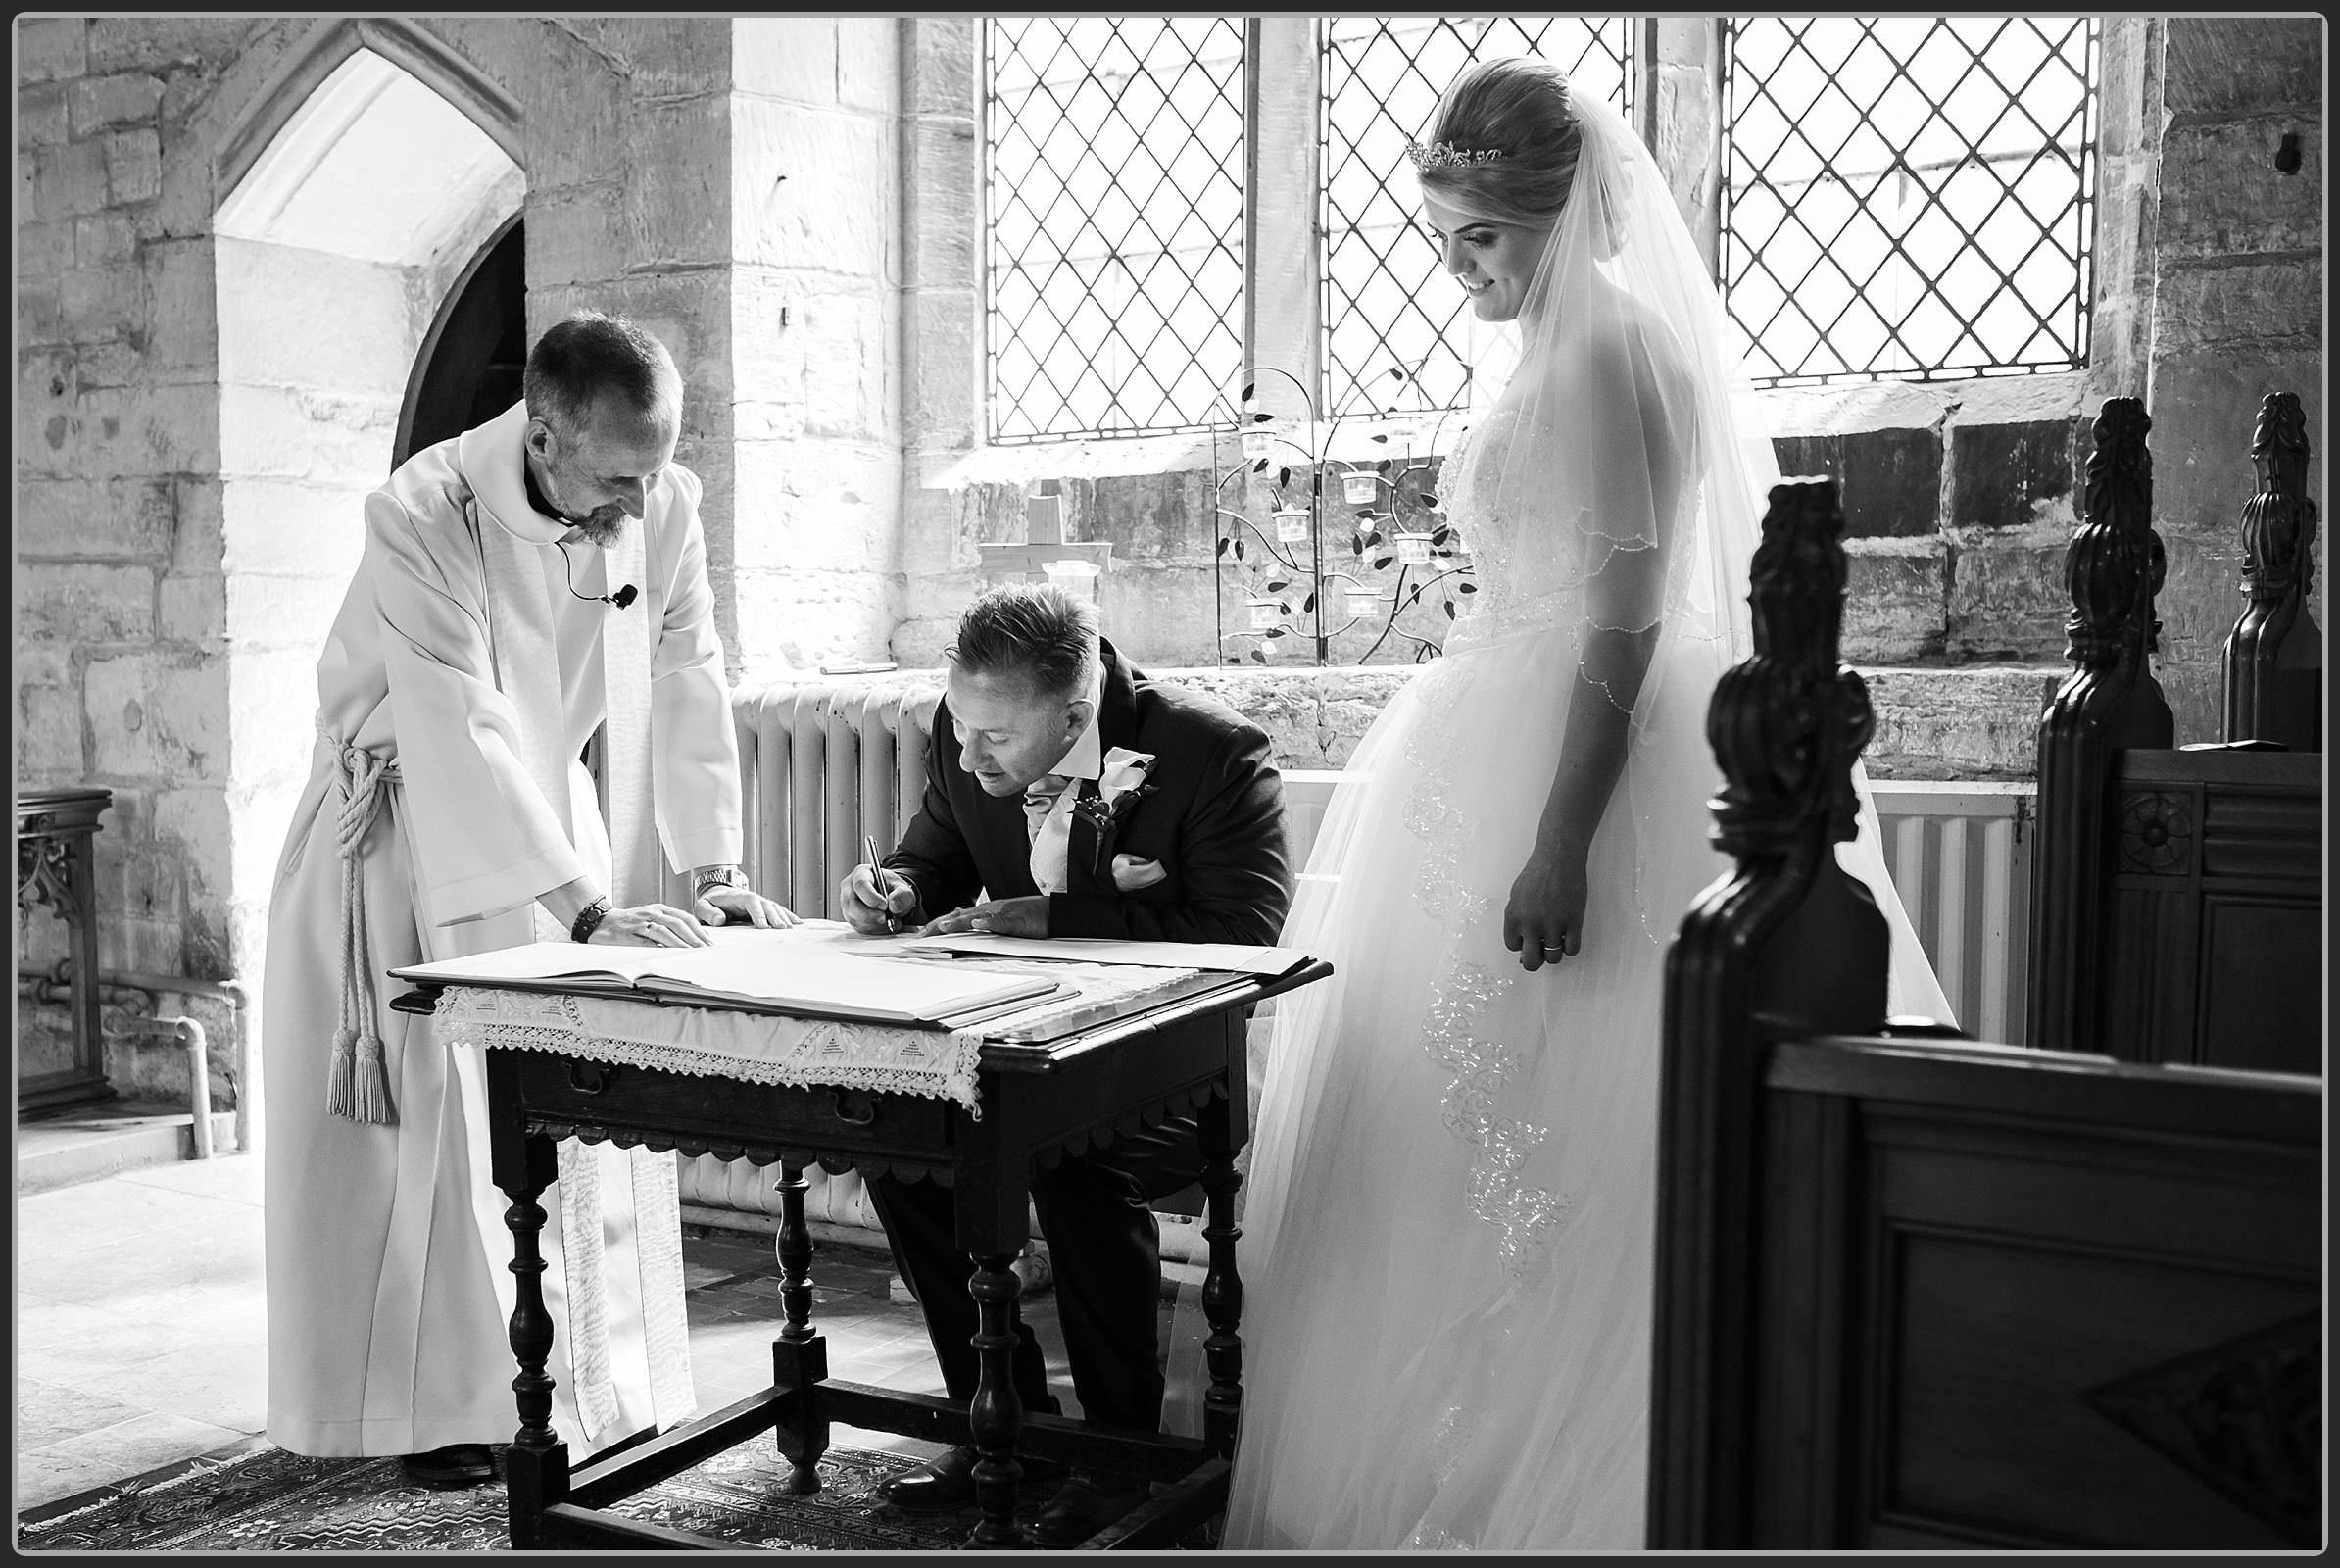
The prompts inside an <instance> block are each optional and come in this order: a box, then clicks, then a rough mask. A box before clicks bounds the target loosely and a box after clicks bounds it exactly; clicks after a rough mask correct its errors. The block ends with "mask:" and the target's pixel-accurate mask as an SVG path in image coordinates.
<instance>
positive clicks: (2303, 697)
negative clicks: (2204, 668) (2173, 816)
mask: <svg viewBox="0 0 2340 1568" xmlns="http://www.w3.org/2000/svg"><path fill="white" fill-rule="evenodd" d="M2251 462H2252V464H2253V466H2256V467H2257V468H2258V470H2259V490H2258V493H2257V494H2256V495H2254V496H2252V497H2251V499H2250V500H2249V501H2248V502H2246V503H2244V505H2243V512H2242V545H2243V572H2242V585H2241V586H2242V592H2243V594H2244V596H2245V597H2246V598H2247V599H2248V600H2249V604H2248V605H2247V606H2246V607H2245V608H2244V610H2243V613H2242V616H2241V618H2240V619H2238V620H2236V621H2235V623H2234V629H2233V630H2232V631H2231V632H2229V633H2228V634H2227V637H2226V647H2225V661H2224V662H2225V676H2226V713H2225V730H2226V733H2225V738H2226V739H2227V740H2230V741H2245V740H2266V741H2276V742H2279V743H2281V744H2282V745H2284V746H2286V747H2288V748H2290V749H2291V750H2293V751H2317V750H2320V749H2321V746H2322V728H2323V726H2322V710H2323V691H2322V681H2321V667H2322V666H2321V655H2320V650H2318V649H2317V648H2316V635H2315V632H2316V626H2315V622H2314V621H2313V620H2310V621H2309V622H2308V624H2307V626H2306V627H2305V628H2304V631H2305V635H2304V636H2299V637H2297V638H2296V639H2295V637H2294V634H2295V633H2296V632H2299V631H2301V630H2302V629H2303V628H2301V627H2300V624H2299V623H2300V622H2301V621H2302V620H2303V619H2305V618H2306V615H2307V598H2308V589H2309V585H2310V579H2311V577H2312V576H2313V574H2314V572H2315V564H2316V558H2315V553H2314V546H2315V543H2316V503H2315V502H2313V501H2311V500H2310V499H2308V418H2307V415H2306V413H2305V412H2304V411H2303V410H2302V409H2301V407H2300V400H2299V395H2298V394H2297V393H2293V392H2270V393H2268V394H2267V397H2266V399H2265V400H2264V401H2262V402H2261V403H2260V405H2259V422H2258V427H2257V428H2256V429H2255V430H2254V431H2253V432H2252V436H2251Z"/></svg>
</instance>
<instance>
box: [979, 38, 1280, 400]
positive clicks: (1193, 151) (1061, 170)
mask: <svg viewBox="0 0 2340 1568" xmlns="http://www.w3.org/2000/svg"><path fill="white" fill-rule="evenodd" d="M984 66H985V73H986V81H985V91H984V110H985V115H984V120H985V136H984V190H985V196H984V232H985V246H986V256H985V270H986V278H987V283H988V291H987V297H986V309H985V313H984V315H985V322H984V330H985V350H986V352H985V356H984V361H985V365H986V368H987V376H988V380H989V386H988V389H987V390H988V397H987V400H986V402H987V405H988V408H989V434H990V437H991V439H992V440H994V441H1002V442H1014V441H1033V440H1045V439H1050V438H1060V437H1072V436H1084V435H1146V434H1156V433H1162V432H1168V431H1176V430H1199V429H1207V428H1209V427H1210V426H1211V425H1212V424H1213V423H1214V422H1215V421H1217V420H1220V419H1222V418H1223V417H1224V415H1223V411H1221V410H1218V409H1216V408H1214V404H1215V403H1216V402H1217V400H1218V399H1219V398H1220V396H1221V390H1222V389H1223V388H1225V387H1226V386H1227V385H1229V384H1230V383H1231V382H1232V381H1233V380H1234V379H1235V378H1236V376H1238V375H1239V374H1240V373H1241V372H1242V367H1243V341H1242V336H1241V331H1242V320H1243V90H1244V81H1243V73H1244V70H1245V64H1244V58H1243V24H1242V21H1241V19H1239V18H1234V17H1038V18H1006V17H1000V18H992V19H989V20H987V21H986V22H985V23H984Z"/></svg>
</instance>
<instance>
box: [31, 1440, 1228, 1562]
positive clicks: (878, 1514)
mask: <svg viewBox="0 0 2340 1568" xmlns="http://www.w3.org/2000/svg"><path fill="white" fill-rule="evenodd" d="M496 1451H497V1454H498V1458H499V1460H501V1457H502V1454H503V1450H502V1449H501V1448H499V1449H497V1450H496ZM917 1462H918V1461H917V1460H916V1459H914V1458H911V1457H909V1456H908V1455H905V1454H899V1453H871V1452H867V1451H864V1450H862V1449H858V1448H844V1447H832V1448H830V1449H829V1451H828V1452H827V1453H825V1454H823V1455H822V1456H821V1461H820V1479H821V1489H820V1491H818V1492H816V1493H814V1494H813V1495H810V1496H808V1497H800V1496H795V1495H791V1494H790V1493H789V1492H788V1491H787V1489H786V1485H785V1482H786V1476H787V1462H786V1461H785V1460H783V1459H782V1458H781V1457H780V1456H779V1454H777V1453H776V1452H774V1451H773V1448H772V1444H771V1440H770V1439H769V1438H765V1439H763V1440H762V1441H760V1442H751V1443H744V1444H742V1445H740V1446H738V1447H736V1448H732V1449H730V1450H729V1451H727V1452H725V1453H722V1454H720V1455H718V1456H716V1457H715V1458H713V1459H709V1460H707V1462H706V1463H705V1464H702V1465H699V1466H698V1467H697V1468H695V1469H691V1470H686V1471H684V1472H683V1473H682V1474H680V1475H678V1476H674V1477H672V1478H670V1479H668V1480H666V1481H664V1482H661V1483H659V1484H658V1486H656V1487H653V1488H651V1489H649V1490H648V1491H646V1492H641V1493H637V1494H636V1495H634V1496H632V1497H629V1498H627V1499H626V1500H625V1501H624V1502H622V1503H618V1504H616V1505H615V1506H614V1507H613V1508H612V1510H611V1511H612V1512H616V1513H621V1514H624V1515H627V1516H629V1517H631V1518H636V1519H642V1520H645V1521H648V1522H651V1523H655V1524H660V1525H665V1526H668V1527H669V1528H672V1529H677V1530H688V1531H691V1532H693V1533H695V1534H698V1535H705V1536H714V1537H718V1538H720V1539H722V1540H725V1541H732V1542H737V1543H738V1544H739V1545H740V1546H741V1547H742V1548H750V1549H763V1550H771V1551H937V1550H951V1549H954V1548H956V1547H959V1546H961V1545H963V1544H965V1542H966V1539H967V1533H968V1532H969V1531H970V1530H972V1529H974V1527H975V1521H976V1518H977V1517H978V1515H977V1511H976V1510H975V1509H973V1508H967V1509H964V1510H962V1511H960V1512H958V1513H947V1514H909V1513H904V1512H902V1510H901V1509H900V1508H897V1507H894V1506H893V1505H892V1504H890V1503H886V1502H883V1501H881V1500H880V1499H879V1498H878V1496H877V1495H876V1493H877V1488H878V1485H879V1483H881V1482H883V1481H886V1480H887V1479H889V1478H891V1477H893V1476H897V1475H900V1474H901V1473H902V1471H904V1470H907V1469H910V1468H911V1467H912V1466H914V1465H915V1464H916V1463H917ZM1034 1490H1036V1491H1038V1492H1039V1494H1040V1495H1039V1496H1037V1497H1034V1496H1031V1495H1027V1496H1026V1497H1025V1499H1024V1506H1023V1508H1022V1510H1021V1512H1020V1514H1019V1517H1020V1518H1021V1519H1022V1520H1023V1522H1024V1524H1025V1525H1026V1526H1027V1527H1028V1526H1029V1525H1030V1524H1031V1521H1032V1516H1033V1515H1034V1514H1036V1513H1037V1512H1038V1511H1039V1508H1040V1505H1041V1504H1042V1503H1043V1502H1045V1501H1046V1500H1047V1498H1048V1491H1047V1489H1045V1488H1042V1489H1034ZM1194 1544H1196V1545H1201V1544H1205V1543H1204V1542H1203V1541H1202V1540H1200V1539H1197V1540H1196V1541H1195V1542H1194ZM17 1546H18V1548H19V1549H20V1550H24V1551H502V1550H505V1549H507V1547H506V1542H505V1530H504V1488H503V1486H502V1485H501V1484H500V1483H497V1484H491V1485H487V1486H479V1487H468V1488H461V1489H438V1488H430V1487H417V1486H414V1485H411V1484H409V1483H408V1481H407V1480H406V1477H405V1475H404V1473H403V1472H402V1471H401V1470H400V1468H399V1462H398V1461H397V1460H396V1459H313V1458H309V1457H306V1456H304V1455H302V1454H297V1453H287V1452H285V1451H284V1450H283V1449H281V1448H277V1447H273V1446H268V1445H267V1444H266V1443H265V1442H261V1441H260V1440H253V1442H252V1443H251V1444H249V1445H239V1446H236V1447H233V1448H227V1449H223V1450H221V1451H220V1452H219V1453H215V1454H208V1455H206V1456H204V1457H202V1458H200V1459H191V1460H186V1461H183V1462H181V1463H179V1464H175V1465H171V1466H169V1467H167V1468H165V1469H162V1470H158V1471H155V1472H153V1473H152V1474H150V1475H144V1476H139V1477H137V1478H135V1479H133V1480H130V1481H125V1482H120V1483H117V1484H116V1485H114V1486H110V1487H105V1488H101V1489H99V1490H98V1491H96V1492H93V1493H84V1494H82V1495H80V1496H77V1497H71V1498H67V1499H65V1500H64V1501H62V1502H57V1503H51V1504H49V1505H47V1506H45V1507H42V1508H36V1509H30V1510H27V1511H26V1513H25V1514H24V1516H23V1518H22V1519H21V1521H20V1523H19V1525H18V1531H17Z"/></svg>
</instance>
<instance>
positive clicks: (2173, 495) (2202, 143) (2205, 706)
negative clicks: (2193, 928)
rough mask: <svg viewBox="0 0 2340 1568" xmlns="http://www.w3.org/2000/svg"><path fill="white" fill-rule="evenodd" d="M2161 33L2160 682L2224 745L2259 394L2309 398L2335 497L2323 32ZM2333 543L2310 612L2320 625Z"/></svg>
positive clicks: (2202, 737)
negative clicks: (2225, 690)
mask: <svg viewBox="0 0 2340 1568" xmlns="http://www.w3.org/2000/svg"><path fill="white" fill-rule="evenodd" d="M2162 26H2163V28H2164V29H2165V34H2164V39H2165V41H2164V47H2163V49H2162V50H2161V52H2160V68H2161V69H2160V76H2159V82H2158V88H2159V92H2158V103H2157V104H2156V107H2157V108H2158V110H2159V112H2160V116H2159V118H2160V148H2159V152H2160V157H2159V165H2158V175H2159V177H2158V179H2157V181H2156V190H2157V196H2158V202H2157V208H2156V213H2155V230H2154V251H2155V256H2156V266H2155V272H2154V280H2153V290H2154V298H2153V321H2154V335H2153V339H2152V346H2151V360H2150V371H2149V374H2150V380H2149V382H2148V384H2147V385H2146V387H2145V388H2144V396H2145V398H2146V407H2147V410H2148V412H2150V413H2151V415H2152V416H2153V434H2152V445H2153V451H2154V454H2155V463H2154V514H2155V523H2156V525H2157V526H2158V527H2159V529H2160V531H2161V535H2162V542H2163V545H2164V547H2165V549H2166V550H2167V552H2168V557H2169V575H2168V578H2167V579H2166V581H2165V584H2164V586H2163V589H2162V593H2161V597H2160V601H2159V608H2160V612H2161V617H2162V641H2161V656H2160V659H2159V661H2158V672H2159V674H2160V676H2161V680H2162V685H2163V688H2164V690H2165V691H2167V692H2168V694H2169V704H2170V707H2171V709H2172V710H2173V711H2175V714H2176V718H2177V739H2178V741H2179V742H2180V743H2181V744H2182V743H2186V742H2191V741H2208V740H2217V739H2218V737H2219V733H2220V724H2221V721H2222V720H2221V712H2222V707H2223V698H2222V691H2221V687H2220V684H2219V674H2218V650H2219V647H2220V645H2221V644H2222V643H2223V641H2224V640H2225V637H2226V633H2227V632H2228V631H2229V630H2230V629H2231V628H2232V626H2233V624H2234V620H2235V617H2236V616H2237V615H2238V614H2239V613H2241V610H2242V599H2241V596H2240V594H2239V593H2238V592H2237V591H2236V583H2237V581H2238V580H2239V577H2240V575H2241V566H2242V547H2241V535H2240V531H2239V528H2238V526H2237V523H2238V519H2239V517H2240V515H2241V512H2242V506H2243V503H2244V502H2245V501H2246V500H2248V499H2249V497H2250V495H2251V493H2252V491H2253V488H2254V484H2255V479H2254V473H2253V468H2252V465H2251V458H2250V445H2251V430H2252V425H2253V422H2254V421H2255V419H2256V417H2257V414H2258V408H2259V404H2260V400H2261V399H2262V398H2264V397H2265V396H2266V395H2267V393H2269V392H2296V393H2298V394H2299V396H2300V402H2301V405H2302V407H2303V408H2304V410H2305V411H2306V414H2307V417H2308V430H2309V432H2310V437H2309V438H2310V440H2311V442H2312V443H2314V450H2313V454H2312V456H2313V463H2312V466H2311V468H2310V471H2309V485H2308V488H2309V493H2310V495H2311V496H2313V497H2315V498H2316V500H2317V501H2318V503H2319V504H2320V503H2322V501H2323V497H2324V493H2325V492H2324V486H2323V477H2322V476H2323V474H2324V473H2325V472H2326V471H2328V467H2327V463H2326V458H2325V451H2324V448H2325V444H2326V438H2324V437H2323V414H2324V369H2325V367H2324V322H2323V287H2324V262H2323V255H2324V243H2323V241H2324V227H2325V220H2326V215H2325V213H2324V206H2323V189H2324V164H2323V84H2324V58H2323V49H2324V32H2325V25H2324V23H2323V22H2322V21H2321V20H2319V19H2316V18H2312V17H2302V18H2239V17H2215V18H2214V17H2171V18H2169V19H2168V20H2166V21H2165V22H2164V23H2163V24H2162ZM2287 144H2288V146H2289V148H2290V156H2286V155H2285V149H2286V146H2287ZM2286 164H2288V165H2289V168H2288V169H2287V168H2286V167H2285V165H2286ZM2327 510H2328V509H2327ZM2323 535H2324V530H2318V532H2317V534H2316V579H2315V581H2316V587H2315V592H2314V595H2313V597H2312V600H2311V608H2312V612H2313V613H2314V614H2315V615H2316V622H2317V624H2318V625H2322V624H2324V623H2325V617H2324V613H2323V597H2322V582H2323V570H2322V566H2323V562H2324V537H2323Z"/></svg>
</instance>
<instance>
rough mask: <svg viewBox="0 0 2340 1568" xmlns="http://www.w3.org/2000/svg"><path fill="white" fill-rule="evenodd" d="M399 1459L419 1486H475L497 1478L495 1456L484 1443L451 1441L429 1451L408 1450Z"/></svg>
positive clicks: (408, 1477) (412, 1480)
mask: <svg viewBox="0 0 2340 1568" xmlns="http://www.w3.org/2000/svg"><path fill="white" fill-rule="evenodd" d="M399 1463H400V1464H402V1465H404V1466H406V1472H407V1479H408V1480H409V1481H411V1482H413V1483H414V1485H416V1486H418V1487H476V1486H479V1485H481V1484H482V1483H484V1482H489V1481H493V1480H495V1479H496V1460H495V1456H494V1455H493V1454H491V1453H489V1452H488V1446H487V1445H486V1444H484V1443H450V1444H449V1445H447V1446H445V1447H443V1448H433V1449H431V1450H430V1452H428V1453H410V1454H408V1455H407V1456H406V1457H405V1458H403V1459H401V1460H400V1461H399Z"/></svg>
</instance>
